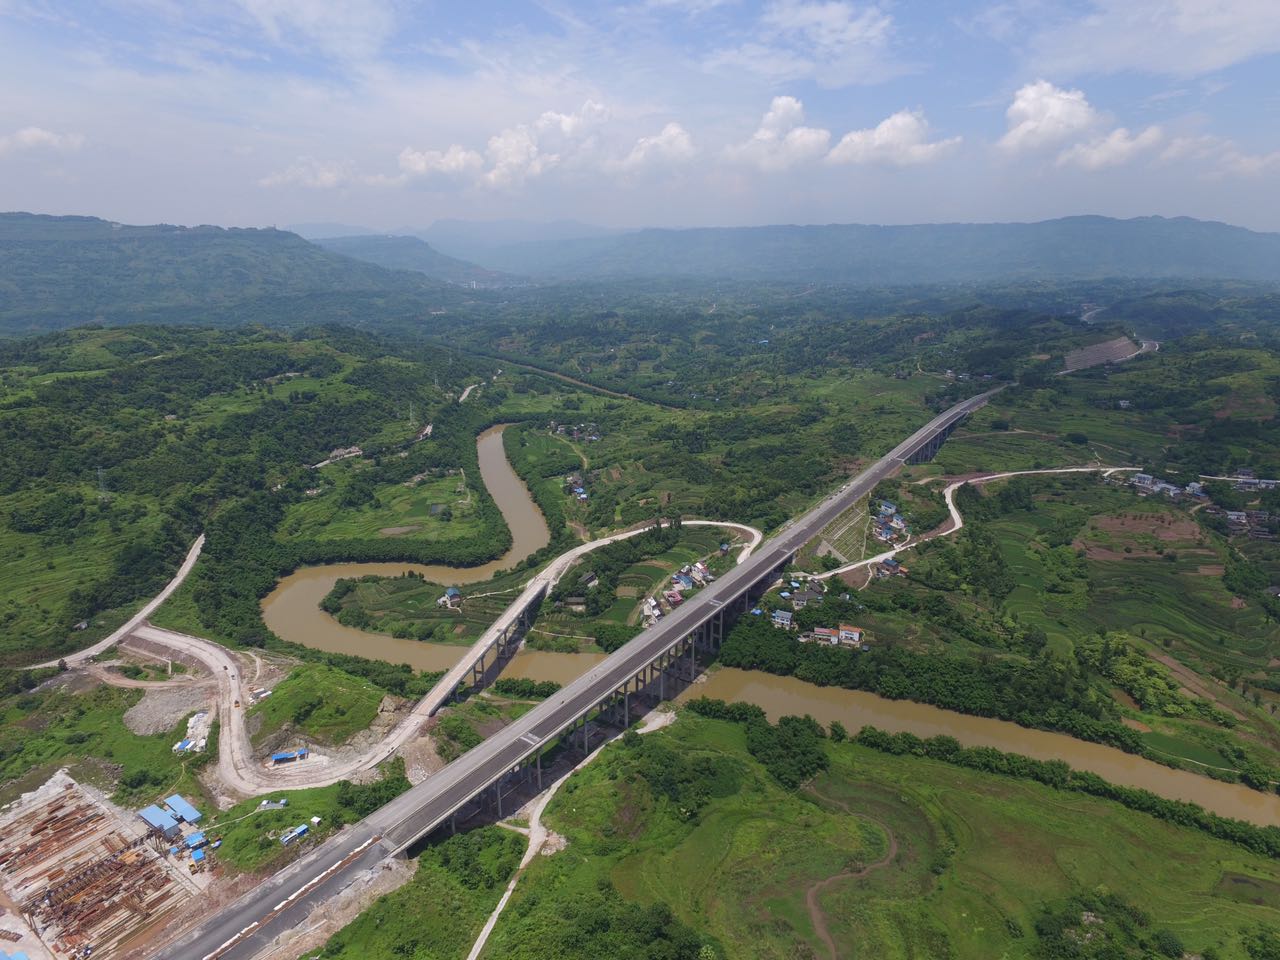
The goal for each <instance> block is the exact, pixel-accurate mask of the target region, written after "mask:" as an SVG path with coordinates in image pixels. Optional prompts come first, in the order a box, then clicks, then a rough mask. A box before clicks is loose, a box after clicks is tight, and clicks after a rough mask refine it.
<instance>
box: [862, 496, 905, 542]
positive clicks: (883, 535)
mask: <svg viewBox="0 0 1280 960" xmlns="http://www.w3.org/2000/svg"><path fill="white" fill-rule="evenodd" d="M871 532H872V535H873V536H874V537H875V538H876V539H877V540H879V541H880V542H881V543H889V544H893V543H901V542H903V541H905V540H907V539H908V538H909V537H910V536H911V528H910V527H909V526H907V521H906V520H905V519H903V517H902V514H900V513H899V512H898V507H897V505H896V504H894V503H890V502H889V501H888V500H881V501H880V504H879V506H878V507H877V509H876V515H875V516H874V517H872V519H871Z"/></svg>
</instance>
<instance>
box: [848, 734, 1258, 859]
mask: <svg viewBox="0 0 1280 960" xmlns="http://www.w3.org/2000/svg"><path fill="white" fill-rule="evenodd" d="M855 739H856V740H857V742H858V743H860V744H862V745H863V746H865V747H870V748H872V749H873V750H880V751H881V752H883V753H892V754H896V755H898V756H902V755H904V754H912V755H915V756H921V757H930V758H932V759H934V760H941V761H943V762H944V763H952V764H955V765H957V766H961V767H968V768H969V769H971V770H981V771H983V772H985V773H998V774H1002V775H1004V776H1010V777H1018V778H1019V779H1024V780H1035V781H1037V782H1039V783H1043V784H1045V785H1046V786H1050V787H1054V788H1056V789H1059V790H1070V791H1073V792H1075V793H1087V794H1090V795H1091V796H1095V797H1102V798H1104V799H1107V800H1114V801H1116V802H1117V803H1120V804H1121V805H1123V806H1126V807H1128V808H1129V809H1130V810H1138V811H1141V812H1143V813H1149V814H1151V815H1152V816H1153V817H1156V818H1157V819H1160V820H1167V821H1169V822H1170V823H1175V824H1177V825H1179V826H1183V827H1191V828H1193V829H1196V830H1201V831H1204V832H1205V833H1207V834H1209V835H1211V836H1214V837H1217V838H1219V839H1221V840H1228V841H1230V842H1232V843H1236V844H1239V845H1240V846H1242V847H1245V848H1247V849H1249V850H1251V851H1253V852H1254V853H1258V854H1262V855H1263V856H1268V857H1277V856H1280V827H1259V826H1256V825H1255V824H1252V823H1247V822H1245V821H1243V820H1233V819H1231V818H1229V817H1220V816H1218V815H1217V814H1216V813H1210V812H1209V811H1207V810H1205V809H1204V807H1201V806H1199V805H1198V804H1194V803H1187V802H1186V801H1183V800H1167V799H1165V798H1164V797H1160V796H1157V795H1156V794H1154V793H1152V792H1151V791H1149V790H1141V789H1138V788H1136V787H1123V786H1119V785H1117V784H1114V783H1110V782H1108V781H1107V780H1104V779H1103V778H1102V777H1100V776H1098V775H1097V774H1095V773H1089V772H1087V771H1083V770H1073V769H1071V767H1070V766H1069V765H1067V764H1066V763H1064V762H1062V761H1061V760H1034V759H1032V758H1031V757H1025V756H1022V755H1021V754H1017V753H1004V752H1002V751H1000V750H996V749H995V748H993V747H962V746H961V745H960V742H959V741H958V740H956V739H955V738H954V737H947V736H937V737H930V738H928V739H927V740H924V739H921V738H920V737H917V736H915V735H914V734H911V733H886V732H884V731H883V730H878V729H876V728H875V727H863V728H862V730H861V731H859V733H858V735H857V737H856V738H855Z"/></svg>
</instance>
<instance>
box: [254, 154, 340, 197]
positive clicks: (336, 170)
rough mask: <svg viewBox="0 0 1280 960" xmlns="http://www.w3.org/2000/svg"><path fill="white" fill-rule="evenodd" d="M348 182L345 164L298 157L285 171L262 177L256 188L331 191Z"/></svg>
mask: <svg viewBox="0 0 1280 960" xmlns="http://www.w3.org/2000/svg"><path fill="white" fill-rule="evenodd" d="M350 180H351V171H350V168H349V167H348V166H347V164H345V163H338V162H335V161H327V160H318V159H316V158H315V157H299V158H298V159H297V160H296V161H294V162H293V163H291V164H290V165H289V166H287V167H285V169H283V170H280V171H277V172H276V173H272V174H269V175H268V176H265V177H263V178H262V179H261V180H259V181H258V186H260V187H306V188H307V189H309V190H333V189H335V188H336V187H342V186H346V185H347V183H349V182H350Z"/></svg>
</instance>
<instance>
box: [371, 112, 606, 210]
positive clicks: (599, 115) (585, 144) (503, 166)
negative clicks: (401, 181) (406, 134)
mask: <svg viewBox="0 0 1280 960" xmlns="http://www.w3.org/2000/svg"><path fill="white" fill-rule="evenodd" d="M609 117H610V111H609V108H608V107H607V106H605V105H604V104H602V103H599V102H597V101H595V100H587V101H586V102H585V103H583V105H582V106H581V108H579V109H578V110H575V111H573V112H572V113H560V112H558V111H555V110H546V111H544V112H543V113H541V114H540V115H539V116H538V117H537V119H536V120H534V121H533V122H532V123H519V124H516V125H514V126H511V127H507V128H506V129H504V130H500V131H499V132H498V133H495V134H494V135H493V136H491V137H489V139H488V141H487V142H486V143H485V147H484V150H483V152H482V151H479V150H473V149H471V148H469V147H466V146H463V145H462V144H458V143H455V144H452V145H451V146H449V147H448V148H447V149H445V150H436V149H427V150H419V149H416V148H414V147H405V148H404V149H403V150H401V151H400V157H399V165H400V170H401V172H402V175H403V176H405V177H423V176H431V175H438V174H444V175H451V176H470V177H473V178H474V180H475V183H477V184H479V185H480V186H486V187H493V188H497V189H507V188H514V187H518V186H520V185H521V184H523V183H524V182H525V181H526V180H532V179H534V178H537V177H540V176H542V175H543V174H544V173H546V172H547V171H548V170H550V169H552V168H553V167H558V166H560V165H561V164H563V163H566V162H570V161H574V160H577V159H579V158H581V157H584V156H587V155H589V154H590V153H591V152H592V151H593V150H594V147H595V133H596V131H597V130H598V129H599V127H600V126H601V125H602V124H604V123H605V122H606V121H607V120H608V119H609ZM389 182H390V181H389Z"/></svg>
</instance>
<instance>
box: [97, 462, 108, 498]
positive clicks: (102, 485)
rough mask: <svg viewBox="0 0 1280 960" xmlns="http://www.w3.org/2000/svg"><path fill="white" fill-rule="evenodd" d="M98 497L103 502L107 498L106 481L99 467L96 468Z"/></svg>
mask: <svg viewBox="0 0 1280 960" xmlns="http://www.w3.org/2000/svg"><path fill="white" fill-rule="evenodd" d="M98 496H99V497H100V498H102V499H103V500H105V499H106V498H107V479H106V476H105V475H104V474H103V472H102V468H101V467H99V468H98Z"/></svg>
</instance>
